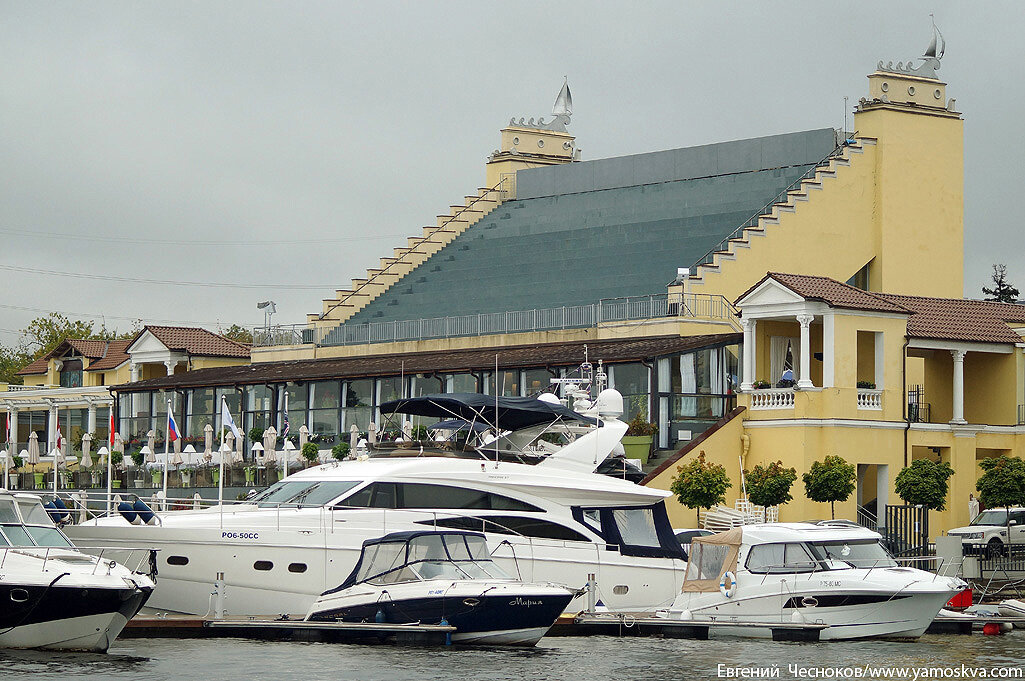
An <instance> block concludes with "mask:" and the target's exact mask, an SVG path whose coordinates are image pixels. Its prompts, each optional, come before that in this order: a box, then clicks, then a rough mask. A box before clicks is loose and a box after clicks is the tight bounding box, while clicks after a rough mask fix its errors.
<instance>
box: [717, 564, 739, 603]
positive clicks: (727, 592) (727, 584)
mask: <svg viewBox="0 0 1025 681" xmlns="http://www.w3.org/2000/svg"><path fill="white" fill-rule="evenodd" d="M719 593H721V594H722V595H723V596H725V597H726V598H733V594H735V593H737V576H736V575H735V574H733V573H732V572H730V571H729V570H727V571H726V572H724V573H723V575H722V579H720V580H719Z"/></svg>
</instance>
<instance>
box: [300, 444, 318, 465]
mask: <svg viewBox="0 0 1025 681" xmlns="http://www.w3.org/2000/svg"><path fill="white" fill-rule="evenodd" d="M299 453H300V454H302V455H303V458H304V459H306V460H307V461H309V462H310V463H317V461H319V460H320V448H319V447H317V443H316V442H307V443H306V444H304V445H303V448H302V450H301V451H300V452H299Z"/></svg>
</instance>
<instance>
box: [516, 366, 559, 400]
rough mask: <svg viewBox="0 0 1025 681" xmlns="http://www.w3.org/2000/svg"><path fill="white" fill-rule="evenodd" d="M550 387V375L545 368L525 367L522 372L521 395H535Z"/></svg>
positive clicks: (548, 389) (546, 390)
mask: <svg viewBox="0 0 1025 681" xmlns="http://www.w3.org/2000/svg"><path fill="white" fill-rule="evenodd" d="M551 388H552V375H551V374H550V373H549V372H548V370H547V369H527V370H526V371H524V372H523V393H522V394H523V395H524V396H525V397H526V396H530V395H537V394H539V393H543V392H548V391H550V390H551Z"/></svg>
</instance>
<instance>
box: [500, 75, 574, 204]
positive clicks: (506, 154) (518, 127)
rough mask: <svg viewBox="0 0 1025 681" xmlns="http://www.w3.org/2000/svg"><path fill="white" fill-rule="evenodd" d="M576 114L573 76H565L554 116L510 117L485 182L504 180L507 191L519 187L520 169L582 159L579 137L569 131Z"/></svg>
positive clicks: (553, 112) (504, 187) (554, 107)
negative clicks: (571, 120) (517, 182)
mask: <svg viewBox="0 0 1025 681" xmlns="http://www.w3.org/2000/svg"><path fill="white" fill-rule="evenodd" d="M572 115H573V95H572V94H571V93H570V89H569V80H568V79H563V83H562V88H561V89H560V90H559V94H558V96H557V97H556V98H555V104H554V106H553V107H552V113H551V117H549V118H548V119H547V120H546V117H545V116H538V117H537V120H535V119H534V118H530V119H529V120H528V119H526V118H525V117H520V118H519V119H516V118H515V117H513V118H512V119H510V120H509V125H507V126H506V127H504V128H502V131H501V132H502V139H501V145H500V146H499V148H498V149H495V151H494V152H492V153H491V155H490V156H489V157H488V163H487V167H486V170H485V173H486V176H485V182H486V184H487V186H488V187H495V186H497V185H498V184H499V183H500V182H501V183H503V185H509V186H503V189H504V190H505V191H512V190H514V189H515V184H514V183H515V177H516V171H517V170H523V169H525V168H536V167H538V166H550V165H557V164H560V163H569V162H571V161H574V160H576V159H579V157H580V152H579V150H578V149H577V148H576V139H575V138H574V137H573V135H571V134H570V133H569V130H568V126H569V123H570V117H571V116H572Z"/></svg>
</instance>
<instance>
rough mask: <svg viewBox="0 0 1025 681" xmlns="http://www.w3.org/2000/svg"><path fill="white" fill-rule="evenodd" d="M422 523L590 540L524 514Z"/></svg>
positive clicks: (461, 528) (547, 537) (552, 537)
mask: <svg viewBox="0 0 1025 681" xmlns="http://www.w3.org/2000/svg"><path fill="white" fill-rule="evenodd" d="M420 524H421V525H432V526H433V525H435V524H436V525H437V526H438V527H447V528H451V529H454V530H468V531H471V532H489V533H491V534H512V535H517V534H518V535H523V536H524V537H535V538H538V539H559V540H563V541H590V540H589V539H588V538H587V537H585V536H584V535H582V534H580V533H579V532H577V531H575V530H571V529H570V528H568V527H565V526H563V525H559V524H558V523H553V522H550V521H547V520H541V519H540V518H524V517H522V516H502V515H487V516H480V517H479V518H471V517H466V516H464V517H460V518H441V519H439V520H438V521H437V523H435V522H434V521H433V520H422V521H420Z"/></svg>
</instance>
